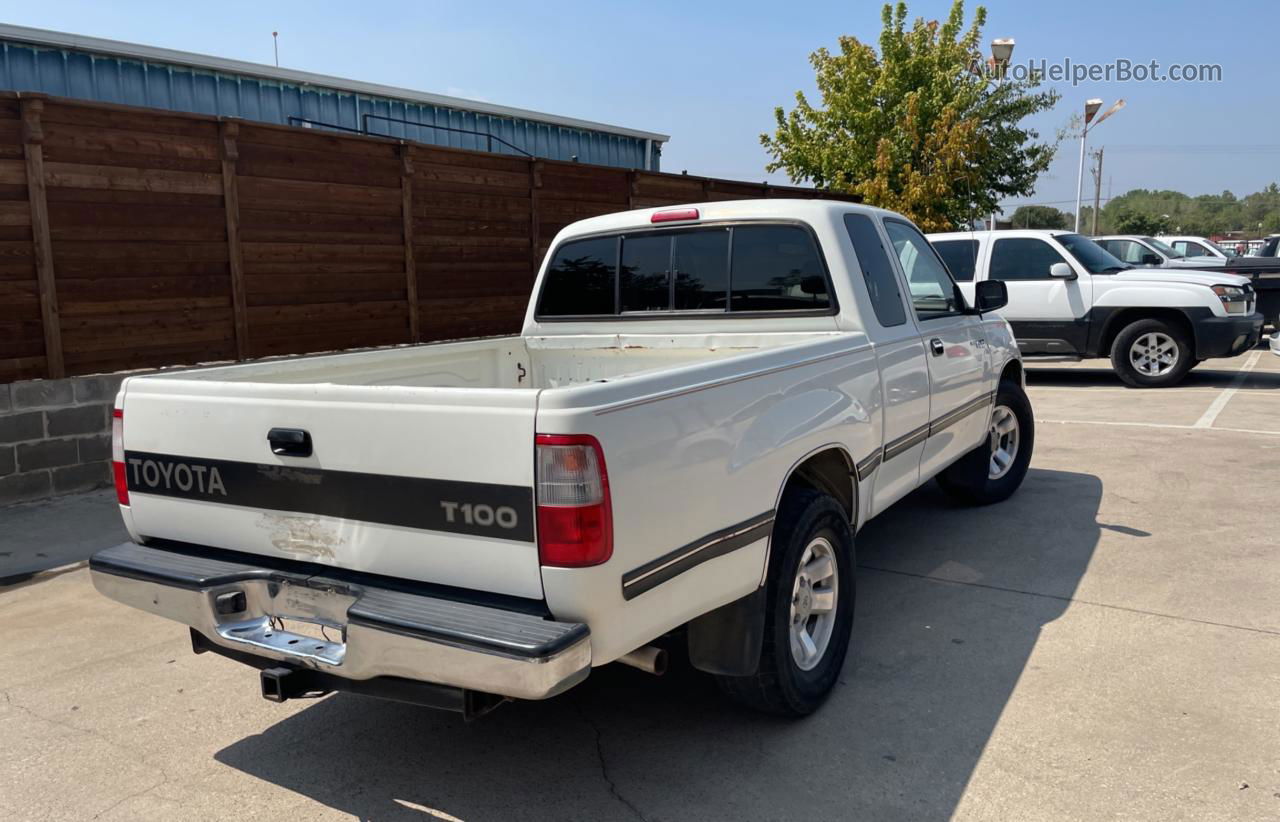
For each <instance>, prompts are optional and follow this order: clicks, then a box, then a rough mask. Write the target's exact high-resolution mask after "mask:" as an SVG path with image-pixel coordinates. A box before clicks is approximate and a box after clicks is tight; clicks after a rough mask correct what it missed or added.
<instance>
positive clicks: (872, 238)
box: [844, 214, 907, 328]
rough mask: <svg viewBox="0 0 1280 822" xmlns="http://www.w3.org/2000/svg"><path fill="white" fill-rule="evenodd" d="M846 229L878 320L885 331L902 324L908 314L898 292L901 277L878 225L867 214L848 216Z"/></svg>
mask: <svg viewBox="0 0 1280 822" xmlns="http://www.w3.org/2000/svg"><path fill="white" fill-rule="evenodd" d="M844 227H845V230H846V231H848V232H849V239H850V240H852V241H853V250H854V253H856V254H857V255H858V267H859V268H861V269H862V280H863V282H865V283H866V284H867V293H868V294H870V295H871V308H872V310H874V311H875V312H876V319H877V320H878V321H879V322H880V325H882V326H883V327H885V328H892V327H893V326H895V325H902V324H903V323H905V322H906V321H907V312H906V309H904V308H903V306H902V292H901V291H899V290H898V275H896V274H894V273H893V265H892V264H891V263H890V262H889V253H888V252H887V251H885V250H884V243H882V242H881V241H880V232H878V231H876V225H875V222H874V221H873V220H872V219H871V218H870V217H869V216H867V215H866V214H846V215H844Z"/></svg>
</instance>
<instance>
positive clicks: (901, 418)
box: [91, 200, 1034, 715]
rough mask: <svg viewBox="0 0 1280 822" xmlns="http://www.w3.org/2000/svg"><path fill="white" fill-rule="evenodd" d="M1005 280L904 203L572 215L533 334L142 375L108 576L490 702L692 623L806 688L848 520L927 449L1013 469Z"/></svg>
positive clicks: (282, 685) (100, 565)
mask: <svg viewBox="0 0 1280 822" xmlns="http://www.w3.org/2000/svg"><path fill="white" fill-rule="evenodd" d="M1004 297H1005V289H1004V287H1003V285H1002V284H1000V283H998V282H988V283H983V284H980V285H979V287H978V288H977V293H976V295H975V298H974V300H973V302H972V303H966V301H965V299H964V298H963V297H962V296H961V293H960V290H959V289H958V288H957V286H956V284H955V283H954V282H953V280H952V278H951V277H950V275H949V274H948V272H947V269H946V267H945V266H944V265H943V264H942V262H941V261H940V259H939V258H938V257H937V255H936V254H935V253H934V251H933V249H932V248H931V247H930V246H929V244H928V242H927V241H926V240H925V238H924V236H923V235H922V234H921V233H920V232H919V231H918V230H917V229H916V228H915V226H913V225H912V224H911V223H910V222H908V221H907V220H906V219H904V218H902V217H900V216H898V215H896V214H893V213H891V212H887V211H881V210H878V209H873V208H867V207H862V206H858V205H854V204H848V203H833V202H823V201H789V200H761V201H739V202H722V203H704V204H699V205H691V206H683V207H670V208H660V209H648V210H640V211H630V212H627V213H623V214H613V215H609V216H603V217H597V218H593V219H589V220H585V221H582V222H578V223H575V224H573V225H571V226H569V227H568V228H566V229H564V230H563V231H561V232H560V234H559V235H558V236H557V237H556V238H555V241H554V244H553V245H552V248H551V251H550V253H549V255H548V257H547V260H546V261H545V262H544V264H543V267H542V270H541V272H540V274H539V276H538V278H537V281H536V284H535V287H534V297H533V299H532V301H531V303H530V305H529V309H528V313H527V316H526V318H525V323H524V329H523V332H522V333H521V334H520V336H518V337H508V338H501V339H482V340H475V341H468V342H456V343H441V344H433V345H423V346H415V347H407V348H398V349H391V350H375V351H367V352H359V353H345V354H334V355H328V356H315V357H306V358H298V359H287V360H277V361H269V362H256V363H247V364H239V365H230V366H225V367H214V368H205V369H199V370H192V371H185V372H180V373H171V374H160V375H147V376H138V377H132V378H129V379H127V380H125V382H124V383H123V385H122V386H121V390H120V394H119V397H118V399H117V401H116V409H115V423H116V424H115V430H114V435H113V438H114V460H115V472H116V479H117V494H118V497H119V503H120V511H121V512H122V514H123V515H124V521H125V523H126V525H127V527H128V530H129V532H130V534H131V535H132V537H133V540H134V541H133V542H131V543H127V544H125V545H121V546H118V547H115V548H112V549H109V550H106V551H103V552H100V553H98V554H97V555H95V556H94V557H93V559H92V562H91V568H92V573H93V579H94V583H95V584H96V586H97V587H98V589H99V590H100V591H101V592H102V593H104V594H106V595H107V596H109V597H112V598H114V599H117V600H119V601H121V602H124V603H127V604H129V605H132V606H135V607H137V608H140V609H142V610H144V611H150V612H152V613H155V614H159V615H161V616H165V617H169V618H171V619H174V620H177V621H178V622H181V623H184V624H186V625H188V626H190V627H191V638H192V642H193V645H194V647H195V649H196V650H197V652H203V651H212V652H216V653H219V654H222V655H225V656H228V657H231V658H233V659H236V660H239V661H241V662H244V663H247V664H249V665H252V666H254V667H257V668H259V669H261V685H262V689H263V694H264V696H266V697H268V698H270V699H275V700H283V699H287V698H290V697H296V696H305V695H315V694H321V693H325V692H329V691H334V690H348V691H356V692H361V693H367V694H374V695H379V696H384V697H389V698H393V699H400V700H404V701H409V702H415V703H421V704H427V705H432V706H436V707H443V708H452V709H455V710H461V711H464V712H466V713H468V714H470V715H475V714H479V713H481V712H483V711H485V710H487V709H488V708H490V707H493V706H494V705H495V704H497V703H499V702H501V701H502V700H503V699H504V698H521V699H540V698H545V697H550V696H553V695H555V694H559V693H561V692H563V691H565V690H566V689H568V688H570V687H571V686H573V685H575V684H576V683H578V682H580V681H581V680H583V679H584V678H585V677H586V676H587V675H588V673H589V672H590V670H591V668H593V667H596V666H600V665H604V664H606V663H611V662H615V661H622V662H626V663H629V664H632V665H635V666H637V667H641V668H644V669H647V670H651V671H656V670H658V669H660V668H661V666H662V664H663V663H664V661H665V657H664V653H663V651H661V650H659V649H657V648H655V647H654V646H652V645H651V643H653V642H654V641H655V640H657V639H659V638H660V637H663V636H664V635H666V634H668V633H671V632H674V631H677V630H679V629H683V630H685V631H686V632H687V639H688V648H689V654H690V657H691V661H692V663H693V665H694V666H696V667H697V668H699V669H702V670H705V671H708V672H711V673H713V674H715V675H716V676H717V677H718V678H719V681H720V682H721V683H722V684H723V686H724V689H725V691H726V692H727V693H728V694H729V695H730V696H732V697H734V698H736V699H738V700H740V701H741V702H743V703H746V704H749V705H752V706H755V707H758V708H761V709H765V710H769V711H773V712H777V713H782V714H792V715H799V714H805V713H808V712H810V711H812V710H814V709H815V708H816V707H817V706H818V705H819V704H820V702H821V701H822V699H823V697H824V696H825V695H826V694H827V692H828V691H829V690H830V688H831V687H832V684H833V683H834V682H835V681H836V677H837V676H838V675H839V671H840V668H841V665H842V664H843V662H844V657H845V652H846V648H847V646H848V642H849V636H850V630H851V625H852V620H853V600H854V549H853V543H854V534H855V533H856V532H857V530H858V529H859V527H860V526H862V525H863V524H864V523H865V522H867V520H869V519H870V518H871V517H873V516H875V515H876V514H878V513H880V512H881V511H883V510H884V509H885V508H886V507H888V506H889V505H891V504H892V503H893V502H894V501H895V500H898V499H900V498H901V497H902V496H903V495H905V494H907V493H908V492H910V491H911V490H913V489H914V488H916V487H917V486H919V485H920V484H921V483H924V482H926V481H928V480H929V479H931V478H933V477H938V478H939V481H940V482H941V484H942V485H943V487H945V488H946V489H948V490H949V491H951V492H952V493H953V494H955V495H956V496H957V497H959V498H961V499H964V500H967V501H969V502H972V503H979V504H981V503H989V502H995V501H998V500H1001V499H1004V498H1005V497H1008V496H1009V495H1010V494H1012V493H1013V492H1014V491H1015V490H1016V489H1017V487H1018V485H1019V484H1020V483H1021V482H1022V479H1023V476H1024V474H1025V473H1026V470H1027V465H1028V463H1029V461H1030V459H1031V451H1032V447H1033V439H1034V428H1033V419H1032V413H1031V407H1030V405H1029V403H1028V400H1027V397H1026V394H1025V393H1024V390H1023V374H1022V366H1021V363H1020V361H1019V355H1018V350H1017V347H1016V346H1015V344H1014V342H1013V338H1012V335H1011V333H1010V329H1009V325H1008V324H1007V323H1006V322H1005V321H1004V320H1003V319H1001V318H1000V317H999V316H997V315H996V314H994V313H990V312H991V311H992V310H994V309H996V308H999V307H1000V306H1002V305H1003V304H1004Z"/></svg>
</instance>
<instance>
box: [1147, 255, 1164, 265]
mask: <svg viewBox="0 0 1280 822" xmlns="http://www.w3.org/2000/svg"><path fill="white" fill-rule="evenodd" d="M1163 262H1164V260H1162V259H1160V255H1159V254H1152V253H1151V252H1147V253H1146V254H1143V255H1142V264H1143V265H1160V264H1161V263H1163Z"/></svg>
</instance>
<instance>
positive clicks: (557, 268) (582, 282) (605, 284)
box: [538, 237, 618, 317]
mask: <svg viewBox="0 0 1280 822" xmlns="http://www.w3.org/2000/svg"><path fill="white" fill-rule="evenodd" d="M617 268H618V238H617V237H601V238H598V239H592V240H578V241H577V242H572V243H565V244H564V245H562V246H560V248H559V249H558V250H557V251H556V256H555V259H553V260H552V261H551V266H550V267H549V268H548V269H547V276H546V278H545V280H544V282H543V285H542V299H541V302H539V304H538V313H539V314H541V315H544V316H547V317H570V316H575V315H576V316H593V315H601V314H612V313H614V304H613V303H614V300H613V285H614V277H615V274H616V273H617Z"/></svg>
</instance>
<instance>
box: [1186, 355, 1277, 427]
mask: <svg viewBox="0 0 1280 822" xmlns="http://www.w3.org/2000/svg"><path fill="white" fill-rule="evenodd" d="M1260 356H1262V352H1261V351H1254V352H1253V353H1252V354H1250V355H1249V359H1247V360H1245V363H1244V367H1242V368H1241V369H1240V370H1239V371H1237V372H1236V376H1235V379H1233V380H1232V381H1231V385H1228V386H1227V387H1226V388H1224V389H1222V393H1221V394H1219V395H1218V396H1217V398H1215V399H1214V401H1213V402H1212V403H1210V404H1209V407H1208V408H1207V409H1205V412H1204V413H1203V414H1201V415H1200V419H1198V420H1196V423H1195V427H1196V428H1212V427H1213V421H1214V420H1216V419H1217V418H1218V415H1219V414H1221V413H1222V409H1224V408H1226V407H1227V403H1229V402H1231V398H1232V397H1234V396H1235V394H1236V392H1237V391H1239V390H1240V386H1242V385H1244V381H1245V380H1246V379H1248V378H1249V372H1250V371H1252V370H1253V367H1254V366H1255V365H1257V364H1258V357H1260Z"/></svg>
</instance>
